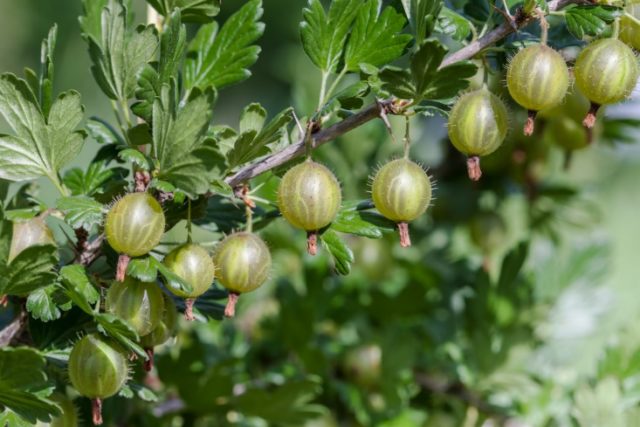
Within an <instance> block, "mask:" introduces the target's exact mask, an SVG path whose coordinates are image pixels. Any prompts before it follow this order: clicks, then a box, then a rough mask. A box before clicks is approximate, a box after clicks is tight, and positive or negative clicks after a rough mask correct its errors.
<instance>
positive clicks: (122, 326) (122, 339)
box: [94, 313, 148, 360]
mask: <svg viewBox="0 0 640 427" xmlns="http://www.w3.org/2000/svg"><path fill="white" fill-rule="evenodd" d="M94 317H95V319H96V322H98V330H99V331H100V332H102V333H104V334H106V335H108V336H110V337H111V338H113V339H115V340H116V341H118V342H119V343H120V344H121V345H122V346H124V347H125V349H127V350H129V351H132V352H134V353H136V354H137V355H138V356H140V357H142V358H143V359H145V360H146V359H148V356H147V353H146V352H145V351H144V350H143V349H142V347H140V346H139V345H138V341H139V339H140V337H138V334H137V333H136V331H135V330H134V329H133V328H132V327H131V325H129V324H128V323H127V322H125V321H124V320H122V319H120V318H119V317H117V316H114V315H113V314H109V313H98V314H94Z"/></svg>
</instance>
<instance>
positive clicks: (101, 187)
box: [62, 150, 139, 196]
mask: <svg viewBox="0 0 640 427" xmlns="http://www.w3.org/2000/svg"><path fill="white" fill-rule="evenodd" d="M136 151H137V150H136ZM138 152H139V151H138ZM127 173H128V171H127V170H126V169H124V168H111V169H107V168H106V167H105V162H104V161H94V162H92V163H90V164H89V167H88V168H87V171H86V172H83V171H82V169H80V168H73V169H70V170H69V171H68V172H67V173H66V174H65V175H64V178H63V180H62V182H63V183H64V185H65V186H66V187H67V188H68V189H69V190H70V191H71V194H73V195H74V196H78V195H85V196H92V195H94V194H103V193H104V192H105V191H106V190H107V187H108V186H110V185H112V184H113V183H114V182H115V181H119V180H122V179H123V178H124V176H125V175H126V174H127Z"/></svg>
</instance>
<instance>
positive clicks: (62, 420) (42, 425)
mask: <svg viewBox="0 0 640 427" xmlns="http://www.w3.org/2000/svg"><path fill="white" fill-rule="evenodd" d="M48 399H49V400H52V401H53V402H55V403H57V404H58V406H60V409H62V414H61V415H60V416H58V417H55V418H53V419H52V420H51V421H50V422H48V423H46V422H42V421H38V422H37V423H36V425H35V427H77V426H78V409H77V408H76V406H75V405H74V404H73V402H72V401H71V400H70V399H69V398H68V397H67V396H64V395H62V394H59V393H54V394H53V395H51V396H49V398H48Z"/></svg>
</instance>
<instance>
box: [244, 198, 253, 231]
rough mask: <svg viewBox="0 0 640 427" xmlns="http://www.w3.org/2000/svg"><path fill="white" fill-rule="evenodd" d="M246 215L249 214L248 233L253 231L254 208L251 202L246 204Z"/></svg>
mask: <svg viewBox="0 0 640 427" xmlns="http://www.w3.org/2000/svg"><path fill="white" fill-rule="evenodd" d="M245 215H246V216H247V228H246V231H247V233H252V232H253V210H252V209H251V206H249V204H245Z"/></svg>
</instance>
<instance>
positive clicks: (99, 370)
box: [69, 334, 129, 425]
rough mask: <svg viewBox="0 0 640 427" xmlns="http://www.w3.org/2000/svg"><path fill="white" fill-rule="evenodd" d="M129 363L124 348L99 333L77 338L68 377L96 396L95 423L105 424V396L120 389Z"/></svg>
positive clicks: (86, 393)
mask: <svg viewBox="0 0 640 427" xmlns="http://www.w3.org/2000/svg"><path fill="white" fill-rule="evenodd" d="M128 374H129V366H128V364H127V358H126V357H125V355H124V353H123V351H122V350H121V349H119V348H117V347H116V346H115V344H112V343H110V342H107V340H106V339H104V338H102V337H100V336H98V335H96V334H91V335H87V336H85V337H84V338H82V339H81V340H80V341H78V342H77V343H76V344H75V345H74V346H73V349H72V350H71V353H70V354H69V379H70V380H71V384H73V386H74V387H75V389H76V390H78V392H79V393H80V394H81V395H83V396H85V397H88V398H90V399H92V400H93V423H94V424H95V425H100V424H102V399H106V398H107V397H111V396H113V395H114V394H116V393H117V392H119V391H120V389H121V388H122V386H123V385H124V383H125V382H126V381H127V377H128Z"/></svg>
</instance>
